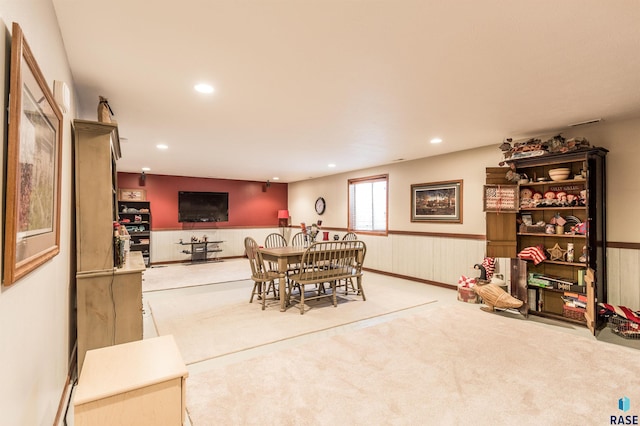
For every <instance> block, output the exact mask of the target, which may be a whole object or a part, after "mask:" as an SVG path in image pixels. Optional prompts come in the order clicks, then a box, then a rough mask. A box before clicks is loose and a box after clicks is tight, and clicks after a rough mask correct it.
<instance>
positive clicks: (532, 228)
mask: <svg viewBox="0 0 640 426" xmlns="http://www.w3.org/2000/svg"><path fill="white" fill-rule="evenodd" d="M544 230H545V226H544V225H525V224H524V223H522V224H520V233H522V234H544Z"/></svg>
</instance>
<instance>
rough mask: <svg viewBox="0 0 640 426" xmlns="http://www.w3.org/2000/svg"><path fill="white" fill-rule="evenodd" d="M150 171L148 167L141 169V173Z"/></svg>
mask: <svg viewBox="0 0 640 426" xmlns="http://www.w3.org/2000/svg"><path fill="white" fill-rule="evenodd" d="M150 170H151V169H150V168H149V167H143V168H142V171H143V172H148V171H150Z"/></svg>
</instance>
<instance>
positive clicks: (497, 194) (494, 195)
mask: <svg viewBox="0 0 640 426" xmlns="http://www.w3.org/2000/svg"><path fill="white" fill-rule="evenodd" d="M483 194H484V195H483V197H482V198H483V211H485V212H493V213H500V212H517V211H518V209H519V206H520V197H519V190H518V186H517V185H484V193H483Z"/></svg>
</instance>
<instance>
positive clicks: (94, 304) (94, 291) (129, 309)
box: [76, 252, 145, 371]
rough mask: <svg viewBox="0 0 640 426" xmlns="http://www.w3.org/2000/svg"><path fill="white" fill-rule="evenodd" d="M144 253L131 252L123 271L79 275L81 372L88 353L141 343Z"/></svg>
mask: <svg viewBox="0 0 640 426" xmlns="http://www.w3.org/2000/svg"><path fill="white" fill-rule="evenodd" d="M144 270H145V266H144V261H143V260H142V253H141V252H130V253H129V255H128V256H127V260H126V262H125V264H124V266H123V267H122V268H111V270H105V271H92V272H85V273H83V272H78V273H77V274H76V284H77V300H78V302H77V305H78V306H77V310H78V371H81V370H82V366H83V363H84V358H85V354H86V352H87V351H88V350H91V349H97V348H102V347H105V346H111V345H117V344H120V343H127V342H132V341H135V340H141V339H142V337H143V335H142V333H143V326H142V272H143V271H144Z"/></svg>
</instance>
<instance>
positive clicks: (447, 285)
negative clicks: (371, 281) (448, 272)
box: [362, 268, 458, 290]
mask: <svg viewBox="0 0 640 426" xmlns="http://www.w3.org/2000/svg"><path fill="white" fill-rule="evenodd" d="M362 269H364V270H365V271H369V272H373V273H375V274H380V275H386V276H388V277H393V278H400V279H403V280H409V281H415V282H419V283H423V284H429V285H434V286H436V287H443V288H448V289H451V290H457V288H458V287H457V286H456V285H453V284H445V283H441V282H438V281H431V280H425V279H423V278H416V277H410V276H408V275H401V274H395V273H393V272H386V271H379V270H377V269H371V268H362Z"/></svg>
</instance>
